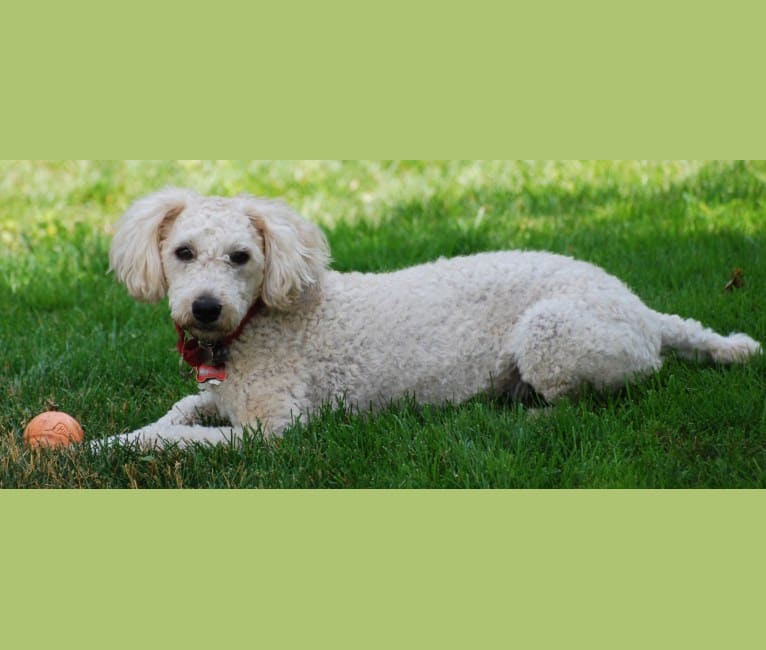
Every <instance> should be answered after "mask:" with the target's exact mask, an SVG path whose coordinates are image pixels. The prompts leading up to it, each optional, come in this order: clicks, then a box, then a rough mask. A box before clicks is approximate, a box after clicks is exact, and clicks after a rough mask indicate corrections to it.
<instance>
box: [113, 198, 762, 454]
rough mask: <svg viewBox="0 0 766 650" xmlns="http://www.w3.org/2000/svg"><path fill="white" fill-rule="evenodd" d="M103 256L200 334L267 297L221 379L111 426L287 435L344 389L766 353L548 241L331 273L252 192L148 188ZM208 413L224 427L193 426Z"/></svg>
mask: <svg viewBox="0 0 766 650" xmlns="http://www.w3.org/2000/svg"><path fill="white" fill-rule="evenodd" d="M110 261H111V266H112V269H113V270H114V272H115V273H116V276H117V278H118V279H119V280H120V281H121V282H123V283H124V284H125V286H126V287H127V289H128V291H129V292H130V293H131V295H133V296H134V297H135V298H137V299H140V300H146V301H158V300H160V299H161V298H162V297H164V296H165V295H166V294H167V295H168V296H169V305H170V311H171V314H172V317H173V319H174V320H175V321H176V322H177V323H178V324H179V325H180V326H181V327H183V328H184V329H186V330H188V331H189V332H191V333H192V334H193V335H194V336H196V337H199V338H200V339H204V340H208V341H215V340H220V339H221V338H223V337H225V336H226V335H227V334H230V333H231V332H232V331H233V330H235V329H236V327H237V325H238V324H239V323H240V322H241V321H242V319H243V318H244V317H245V314H246V313H247V312H248V310H249V308H250V306H251V305H252V304H253V303H254V301H255V300H257V299H259V298H260V299H261V301H262V302H263V304H264V306H265V307H264V308H263V309H262V310H261V311H260V312H259V313H258V315H257V316H256V317H255V318H254V319H253V320H252V321H251V322H250V323H249V324H248V325H247V327H246V328H245V330H244V332H243V333H242V335H241V337H240V338H239V339H238V340H237V341H235V342H234V343H232V345H231V347H230V351H229V353H230V358H229V361H228V362H227V368H226V369H227V373H228V377H227V379H226V380H225V381H224V382H223V383H222V384H221V385H219V386H203V388H202V390H201V391H200V393H199V394H198V395H194V396H191V397H187V398H185V399H183V400H181V401H180V402H178V403H177V404H176V405H175V406H173V408H172V409H171V410H170V411H169V413H168V414H167V415H166V416H165V417H163V418H161V419H160V420H159V421H157V422H155V423H154V424H151V425H149V426H147V427H145V428H143V429H140V430H138V431H134V432H133V433H130V434H125V435H123V436H118V437H117V439H118V440H121V441H138V442H140V443H142V444H154V443H157V442H161V441H174V442H179V443H182V444H183V443H186V442H189V441H206V442H212V443H215V442H220V441H225V440H232V439H237V438H238V437H239V436H241V434H242V431H243V428H244V427H246V426H252V427H257V426H258V425H260V426H261V427H262V429H263V431H264V432H265V433H266V434H267V435H268V434H281V433H282V432H283V430H284V429H285V428H286V427H287V426H289V425H290V424H291V423H292V422H293V421H294V420H295V419H296V418H299V417H305V416H307V415H310V414H312V413H315V412H316V411H317V410H318V409H319V407H320V406H321V405H323V404H325V403H327V402H328V401H333V400H335V399H336V398H342V399H343V400H344V401H345V403H346V404H348V405H349V406H352V407H357V408H361V409H375V408H377V407H380V406H382V405H386V404H388V403H390V402H391V401H394V400H396V399H398V398H401V397H403V396H414V397H415V398H416V399H417V400H418V401H420V402H428V403H435V404H439V403H443V402H446V401H460V400H464V399H466V398H468V397H470V396H472V395H475V394H476V393H480V392H485V391H493V392H495V393H504V394H508V395H511V396H519V395H524V394H527V393H529V392H530V391H534V392H536V393H537V394H539V395H540V396H542V397H543V398H544V399H545V400H547V401H549V402H552V401H555V400H556V399H557V398H560V397H562V396H566V395H569V396H572V395H577V393H578V392H579V391H580V390H581V389H582V387H583V386H585V385H586V384H590V385H593V386H595V387H597V388H599V389H604V390H609V389H615V388H618V387H621V386H623V385H624V384H625V382H628V381H631V380H633V379H634V378H636V377H640V376H642V375H646V374H647V373H651V372H653V371H655V370H657V369H658V368H659V367H660V366H661V365H662V354H663V352H665V351H666V350H667V349H671V348H672V349H676V350H678V351H679V352H680V353H681V354H683V355H685V356H690V357H694V356H696V357H699V358H702V359H709V360H712V361H716V362H720V363H732V362H741V361H744V360H745V359H746V358H747V357H749V356H751V355H753V354H755V353H756V352H759V351H760V345H759V344H758V343H757V342H756V341H754V340H753V339H752V338H750V337H749V336H746V335H745V334H732V335H730V336H728V337H725V336H721V335H719V334H716V333H715V332H713V331H712V330H710V329H706V328H704V327H703V326H702V325H701V324H700V323H698V322H697V321H694V320H684V319H681V318H680V317H678V316H671V315H666V314H661V313H658V312H656V311H653V310H652V309H650V308H648V307H647V306H646V305H644V304H643V303H642V302H641V300H639V298H638V297H636V296H635V295H634V294H633V293H632V292H631V291H630V290H629V289H628V288H627V287H626V286H625V285H624V284H623V283H622V282H620V281H619V280H618V279H617V278H615V277H613V276H610V275H608V274H607V273H606V272H604V271H603V270H602V269H600V268H598V267H596V266H593V265H592V264H588V263H585V262H580V261H577V260H574V259H571V258H568V257H564V256H561V255H555V254H551V253H543V252H519V251H515V252H514V251H509V252H498V253H483V254H478V255H472V256H468V257H458V258H454V259H439V260H437V261H435V262H432V263H430V264H423V265H421V266H416V267H413V268H409V269H405V270H402V271H397V272H394V273H382V274H362V273H347V274H343V273H337V272H335V271H331V270H329V269H328V268H327V267H328V261H329V249H328V246H327V242H326V240H325V238H324V235H323V234H322V233H321V231H320V230H319V228H317V227H316V226H315V225H313V224H311V223H309V222H307V221H304V220H303V219H301V218H299V217H298V216H297V215H295V214H294V213H292V212H291V211H290V210H289V209H288V208H287V207H286V206H285V205H284V204H282V203H280V202H277V201H271V200H264V199H258V198H254V197H250V196H239V197H235V198H229V199H226V198H218V197H203V196H200V195H199V194H196V193H195V192H192V191H190V190H185V189H174V188H170V189H166V190H163V191H160V192H157V193H155V194H152V195H151V196H148V197H146V198H144V199H141V200H139V201H137V202H136V203H135V204H134V205H133V206H131V207H130V209H129V210H128V211H127V212H126V213H125V214H124V215H123V217H122V218H121V220H120V221H119V223H118V225H117V233H116V235H115V237H114V241H113V244H112V249H111V253H110ZM200 298H207V299H209V300H210V299H212V300H213V301H214V302H216V303H217V304H218V305H220V315H218V316H217V317H216V318H215V319H214V320H213V322H203V321H201V320H200V318H199V317H198V316H199V314H195V307H194V305H195V301H198V300H199V299H200ZM205 320H207V321H209V317H208V318H207V319H205ZM204 415H216V416H219V417H223V418H225V419H227V420H229V421H230V423H231V426H228V427H208V426H202V425H201V424H199V421H200V418H201V417H202V416H204Z"/></svg>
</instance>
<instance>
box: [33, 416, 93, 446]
mask: <svg viewBox="0 0 766 650" xmlns="http://www.w3.org/2000/svg"><path fill="white" fill-rule="evenodd" d="M84 438H85V435H84V434H83V431H82V427H81V426H80V423H79V422H78V421H77V420H75V419H74V418H73V417H72V416H71V415H68V414H67V413H63V412H61V411H47V412H46V413H40V415H38V416H36V417H34V418H32V420H31V421H30V422H29V424H28V425H27V428H26V429H25V430H24V442H26V443H27V444H28V445H29V446H30V447H66V446H68V445H70V444H72V443H73V442H82V441H83V439H84Z"/></svg>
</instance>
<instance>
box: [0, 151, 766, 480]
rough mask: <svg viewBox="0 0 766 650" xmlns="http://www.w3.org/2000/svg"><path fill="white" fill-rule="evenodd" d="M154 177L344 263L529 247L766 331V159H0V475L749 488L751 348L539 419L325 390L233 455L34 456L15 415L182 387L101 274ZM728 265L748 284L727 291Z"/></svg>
mask: <svg viewBox="0 0 766 650" xmlns="http://www.w3.org/2000/svg"><path fill="white" fill-rule="evenodd" d="M170 184H173V185H183V186H189V187H193V188H195V189H197V190H199V191H202V192H211V193H218V194H226V195H228V194H235V193H239V192H242V191H247V192H251V193H254V194H259V195H268V196H282V197H284V198H286V199H287V200H288V201H289V202H290V203H291V204H292V205H293V206H294V207H295V208H297V210H298V211H299V212H301V213H302V214H303V215H304V216H306V217H307V218H309V219H312V220H314V221H317V222H319V223H320V224H321V225H322V226H323V227H324V228H325V230H326V232H327V234H328V238H329V240H330V244H331V247H332V250H333V266H334V268H336V269H338V270H360V271H383V270H389V269H396V268H401V267H404V266H407V265H410V264H414V263H418V262H423V261H428V260H432V259H434V258H436V257H439V256H441V255H445V256H451V255H458V254H465V253H471V252H476V251H484V250H497V249H502V248H527V249H546V250H551V251H556V252H560V253H565V254H568V255H573V256H576V257H579V258H582V259H586V260H588V261H591V262H594V263H596V264H599V265H601V266H603V267H604V268H606V269H607V270H608V271H610V272H611V273H613V274H615V275H617V276H619V277H620V278H622V279H623V280H624V281H626V282H627V283H628V284H629V285H630V286H631V287H632V288H633V289H634V290H635V291H636V292H637V293H638V294H639V295H640V296H641V297H642V298H643V299H644V300H645V301H646V302H647V303H648V304H649V305H650V306H651V307H653V308H655V309H659V310H662V311H668V312H673V313H679V314H681V315H683V316H688V317H693V318H696V319H698V320H701V321H702V322H703V323H705V324H706V325H709V326H711V327H713V328H714V329H716V330H718V331H721V332H730V331H735V330H736V331H744V332H747V333H748V334H750V335H751V336H753V337H755V338H757V339H759V340H761V341H764V340H766V310H764V295H766V294H765V292H764V289H765V288H766V257H765V256H764V245H765V244H766V203H765V199H766V163H763V162H694V161H678V162H639V161H614V162H613V161H585V162H578V161H564V162H512V161H483V162H479V161H433V162H432V161H403V162H379V161H351V162H339V161H298V162H290V161H271V162H270V161H159V162H157V161H154V162H153V161H134V162H131V161H101V162H97V161H62V162H33V161H2V162H0V302H1V304H2V305H3V310H2V316H1V317H0V344H1V345H2V351H0V379H2V386H3V394H2V399H0V486H1V487H141V488H162V487H189V488H191V487H222V488H224V487H247V488H250V487H267V488H272V487H301V488H324V487H328V488H329V487H354V488H378V487H379V488H384V487H385V488H399V487H407V488H421V487H429V488H453V487H454V488H460V487H472V488H479V487H495V488H500V487H512V488H522V487H524V488H527V487H539V488H564V487H625V488H662V487H673V488H689V487H716V488H724V487H764V486H765V485H766V474H765V473H764V469H766V379H765V376H766V373H765V372H764V371H765V370H766V362H765V361H764V359H763V358H758V359H756V360H755V361H753V362H752V363H750V364H748V365H746V366H738V367H717V366H714V365H699V364H695V363H690V362H687V361H682V360H680V359H676V358H674V357H671V358H669V359H668V361H667V362H666V364H665V366H664V367H663V369H662V370H661V372H659V373H658V374H657V375H655V376H653V377H650V378H648V379H646V380H645V381H643V382H641V383H639V384H637V385H635V386H632V387H630V389H627V390H625V391H623V392H622V393H620V394H618V395H612V396H603V395H598V394H589V395H587V396H585V397H584V398H583V399H581V400H579V401H576V402H564V403H561V404H558V405H556V406H555V407H554V408H553V409H550V410H549V412H547V413H546V414H545V415H543V416H541V417H530V415H529V414H528V413H527V412H525V411H524V410H523V409H522V408H520V407H514V406H509V405H507V404H504V403H500V402H497V401H494V400H492V399H490V398H489V397H486V396H478V397H477V398H475V399H473V400H471V401H470V402H468V403H466V404H460V405H457V404H456V405H449V406H447V407H445V408H434V407H418V406H416V405H415V404H412V403H409V402H402V403H400V404H395V405H392V407H391V408H389V409H388V410H387V411H385V412H383V413H381V414H379V415H377V416H375V417H369V416H366V415H364V414H359V413H349V412H347V411H346V410H344V409H342V408H340V407H339V406H338V405H328V406H327V408H326V409H325V411H324V412H323V413H322V414H321V415H320V416H319V417H316V418H315V419H313V420H311V421H309V422H306V423H303V424H301V425H298V426H295V427H293V428H292V429H290V430H289V431H288V432H287V433H286V435H285V437H284V438H283V439H279V440H263V439H262V438H261V437H259V436H258V435H257V434H253V435H252V436H249V437H248V438H247V439H246V440H245V442H244V444H243V445H242V447H241V448H234V447H228V446H219V447H207V446H196V447H193V448H191V449H186V450H179V449H176V448H170V449H165V450H161V451H153V452H151V453H147V452H144V451H140V450H137V449H133V448H115V449H110V450H109V451H105V452H100V453H95V452H92V451H90V449H89V448H87V447H83V448H70V449H67V450H63V451H31V450H29V449H27V448H26V447H25V446H24V444H23V443H22V441H21V434H22V431H23V428H24V425H25V423H26V422H27V421H28V420H29V419H30V418H31V417H32V416H34V415H35V414H37V413H38V412H40V411H42V410H45V409H46V406H47V405H48V404H50V403H54V404H55V405H56V406H57V407H58V408H60V409H62V410H65V411H67V412H69V413H70V414H72V415H73V416H75V417H76V418H77V419H78V420H79V421H80V422H81V423H82V425H83V428H84V429H85V433H86V437H87V438H88V439H95V438H100V437H103V436H107V435H112V434H115V433H120V432H124V431H128V430H132V429H134V428H137V427H139V426H141V425H144V424H146V423H148V422H150V421H153V420H155V419H156V418H158V417H159V416H161V415H162V414H164V413H165V411H166V410H167V408H168V407H169V406H170V405H171V404H172V403H173V402H174V401H175V400H176V399H178V398H180V397H181V396H183V395H184V394H186V393H188V392H189V391H190V390H193V387H192V386H191V385H190V384H189V383H188V381H187V380H186V379H184V378H182V377H180V375H179V373H178V360H177V357H176V355H175V353H174V349H173V348H174V343H175V332H174V330H173V327H172V324H171V323H170V321H169V317H168V314H167V307H166V305H164V304H160V305H144V304H137V303H136V302H134V301H133V300H132V299H130V298H129V297H128V295H127V294H126V292H125V291H124V289H123V288H122V287H120V286H118V285H117V283H116V282H115V281H114V279H113V278H112V277H111V276H110V275H109V274H108V273H107V251H108V246H109V236H110V235H109V228H110V224H112V223H113V222H114V221H115V220H116V219H117V217H118V216H119V215H120V213H121V211H122V210H124V209H125V208H126V207H127V205H128V204H129V203H130V202H131V201H132V200H134V199H136V198H138V197H140V196H142V195H143V194H146V193H148V192H150V191H153V190H155V189H158V188H160V187H162V186H165V185H170ZM734 269H741V270H742V275H743V278H744V286H742V287H739V288H734V289H733V290H731V291H726V290H724V287H725V285H726V284H727V282H728V281H729V280H730V278H731V274H732V271H733V270H734Z"/></svg>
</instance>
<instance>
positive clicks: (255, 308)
mask: <svg viewBox="0 0 766 650" xmlns="http://www.w3.org/2000/svg"><path fill="white" fill-rule="evenodd" d="M262 306H263V303H262V302H261V300H260V299H258V300H256V301H255V302H254V303H253V305H252V306H251V307H250V309H249V310H248V312H247V314H245V317H244V318H243V319H242V322H241V323H240V324H239V325H237V329H235V330H234V331H233V332H232V333H231V334H228V335H227V336H225V337H224V338H222V339H221V340H220V341H217V342H216V343H213V344H205V343H202V342H201V341H200V340H199V339H197V338H194V337H187V335H186V332H185V331H184V329H183V328H182V327H181V326H180V325H179V324H178V323H176V322H174V323H173V325H175V328H176V332H178V344H177V345H176V348H177V349H178V353H179V354H180V355H181V359H182V360H183V361H185V362H186V363H187V364H189V365H190V366H191V367H192V368H194V369H195V370H196V371H197V372H196V376H197V382H198V383H201V384H202V383H205V382H208V381H209V382H211V383H213V384H220V383H221V382H222V381H223V380H224V379H226V357H227V356H228V350H229V346H230V345H231V344H232V343H234V341H236V340H237V339H238V338H239V337H240V336H241V335H242V332H243V331H244V329H245V326H246V325H247V324H248V323H249V322H250V321H251V320H252V319H253V317H254V316H255V315H256V314H257V313H258V312H259V311H260V310H261V307H262Z"/></svg>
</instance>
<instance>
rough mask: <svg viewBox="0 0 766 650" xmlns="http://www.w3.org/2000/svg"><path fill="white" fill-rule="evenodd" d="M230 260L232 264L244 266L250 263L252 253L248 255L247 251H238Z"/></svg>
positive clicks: (230, 256)
mask: <svg viewBox="0 0 766 650" xmlns="http://www.w3.org/2000/svg"><path fill="white" fill-rule="evenodd" d="M229 259H230V260H231V263H232V264H236V265H237V266H242V265H243V264H247V263H248V262H249V261H250V253H246V252H245V251H237V252H236V253H232V254H231V255H229Z"/></svg>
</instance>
